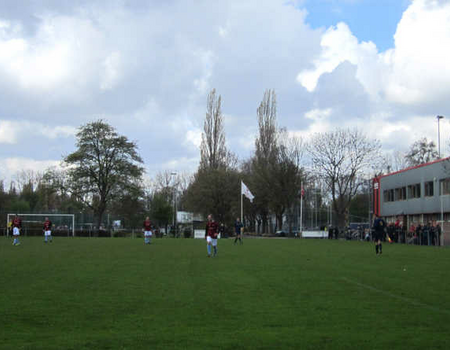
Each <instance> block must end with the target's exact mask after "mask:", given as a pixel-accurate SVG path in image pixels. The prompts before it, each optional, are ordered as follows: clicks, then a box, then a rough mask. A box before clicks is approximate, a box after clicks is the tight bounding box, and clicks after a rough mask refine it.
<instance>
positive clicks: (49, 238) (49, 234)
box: [42, 218, 53, 243]
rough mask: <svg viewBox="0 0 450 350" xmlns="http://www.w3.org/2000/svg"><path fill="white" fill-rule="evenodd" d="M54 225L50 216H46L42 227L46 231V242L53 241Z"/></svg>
mask: <svg viewBox="0 0 450 350" xmlns="http://www.w3.org/2000/svg"><path fill="white" fill-rule="evenodd" d="M52 225H53V224H52V222H51V221H50V220H49V219H48V218H45V221H44V227H43V229H42V230H43V231H44V238H45V240H44V242H45V243H47V242H53V237H52Z"/></svg>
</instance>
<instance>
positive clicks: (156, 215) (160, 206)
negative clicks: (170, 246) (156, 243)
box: [150, 192, 173, 232]
mask: <svg viewBox="0 0 450 350" xmlns="http://www.w3.org/2000/svg"><path fill="white" fill-rule="evenodd" d="M150 217H151V219H152V220H153V222H154V223H155V224H156V225H157V226H159V227H162V226H164V227H165V228H166V232H167V226H168V225H169V223H170V222H171V221H172V218H173V206H172V203H171V202H170V201H169V200H168V197H167V195H166V194H165V193H163V192H156V193H155V194H154V195H153V198H152V200H151V208H150Z"/></svg>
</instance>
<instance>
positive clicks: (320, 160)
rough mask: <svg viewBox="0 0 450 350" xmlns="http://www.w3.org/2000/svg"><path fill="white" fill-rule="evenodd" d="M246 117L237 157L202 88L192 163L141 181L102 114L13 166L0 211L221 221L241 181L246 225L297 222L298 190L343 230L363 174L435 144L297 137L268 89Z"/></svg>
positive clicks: (420, 155)
mask: <svg viewBox="0 0 450 350" xmlns="http://www.w3.org/2000/svg"><path fill="white" fill-rule="evenodd" d="M256 122H257V126H258V128H257V135H256V137H255V140H254V151H253V152H252V155H251V156H250V157H249V158H248V159H244V160H239V159H238V157H237V156H236V155H235V154H233V153H232V152H231V151H230V150H229V149H228V147H227V142H226V135H225V130H224V116H223V113H222V98H221V96H220V95H218V94H217V92H216V90H215V89H213V90H211V91H210V93H209V94H208V97H207V101H206V114H205V120H204V125H203V132H202V142H201V145H200V150H199V151H200V162H199V166H198V169H197V171H196V172H195V173H194V174H192V175H190V174H179V173H176V174H175V173H171V172H170V171H161V172H160V173H159V174H157V175H156V176H155V178H154V179H151V180H149V179H147V178H146V177H145V170H144V163H143V160H142V158H141V156H140V155H139V152H138V146H137V144H136V143H135V142H132V141H130V140H128V139H127V138H126V137H125V136H122V135H119V134H118V133H117V131H116V130H115V128H114V127H113V126H111V125H109V124H108V123H106V122H104V121H103V120H97V121H94V122H91V123H88V124H86V125H82V126H80V127H79V129H78V132H77V134H76V139H77V143H76V147H77V149H76V151H75V152H73V153H71V154H69V155H68V156H66V157H64V158H63V159H62V162H61V167H60V168H51V169H47V170H45V171H44V172H42V173H36V172H32V171H25V170H24V171H21V172H20V173H18V174H17V175H16V177H15V179H14V181H11V183H10V185H9V188H8V189H6V188H5V186H4V182H3V181H0V212H7V211H8V212H22V213H26V212H30V213H31V212H41V213H44V212H45V213H52V212H60V213H63V212H64V213H90V214H92V216H93V217H94V222H93V223H94V224H95V227H97V228H100V227H102V226H103V227H105V226H107V223H106V222H105V214H108V217H109V216H111V217H114V218H119V219H120V220H121V222H122V224H123V225H124V226H126V227H128V228H138V227H140V226H141V224H142V219H143V218H144V217H145V216H149V217H150V218H151V219H152V220H153V222H154V223H155V224H156V225H157V226H160V227H165V228H166V229H167V228H168V226H170V225H171V224H172V223H174V221H175V218H174V216H175V212H174V211H175V205H174V204H175V201H176V203H177V204H176V207H177V210H178V211H180V210H185V211H190V212H195V213H199V214H202V215H203V216H206V215H207V214H209V213H211V214H213V215H214V217H215V218H216V220H217V221H219V222H223V223H225V224H226V225H229V226H231V224H232V222H233V221H234V220H235V218H236V217H239V216H240V184H241V181H244V183H245V184H247V186H248V187H249V188H250V190H251V191H252V193H253V195H254V196H255V198H254V201H253V202H252V203H250V202H249V201H248V200H247V199H245V201H244V206H245V211H244V213H245V220H246V224H247V227H248V228H249V229H250V230H252V231H255V232H259V233H270V232H273V231H276V230H282V229H286V228H287V230H289V231H292V230H293V229H297V230H298V229H299V222H298V217H299V203H300V197H301V195H302V193H304V197H303V199H304V205H305V207H306V208H309V209H310V210H312V207H313V206H315V207H316V208H317V206H318V207H319V208H320V209H321V211H322V209H324V208H325V207H326V206H327V205H328V207H331V209H330V210H331V212H332V213H333V215H334V217H333V223H334V224H335V226H338V227H340V228H343V227H345V226H346V225H347V224H348V222H349V215H350V211H352V212H357V213H358V215H359V216H360V217H367V215H365V213H367V211H368V210H369V205H368V203H369V202H370V200H367V198H364V196H369V195H370V194H369V193H370V184H369V182H370V178H371V177H373V176H374V175H377V174H380V173H386V172H390V171H396V170H399V169H401V168H404V167H407V166H411V165H417V164H422V163H425V162H428V161H431V160H434V159H437V157H438V155H437V151H436V146H435V144H434V143H433V142H430V141H428V140H427V139H421V140H418V141H416V142H415V143H414V144H413V145H411V148H410V150H409V152H408V153H406V154H401V153H400V152H395V153H394V154H393V155H383V154H382V152H381V144H380V142H379V141H378V140H374V139H370V138H369V137H367V136H366V135H365V134H364V133H363V132H362V131H361V130H358V129H335V130H331V131H324V132H320V133H316V134H314V135H312V136H311V138H310V139H309V140H308V142H305V141H304V140H303V139H302V138H300V137H297V136H295V135H293V134H292V133H290V132H289V130H287V129H286V128H284V127H280V126H279V125H278V122H277V96H276V93H275V91H274V90H267V91H266V92H265V93H264V95H263V98H262V100H261V102H260V104H259V105H258V107H257V109H256ZM302 188H303V189H306V192H305V191H302ZM317 188H320V189H321V190H320V192H318V191H317V190H316V189H317ZM311 189H315V190H314V191H311ZM366 204H367V207H366ZM362 207H364V210H361V208H362ZM327 210H328V209H327ZM363 214H364V215H363ZM330 219H331V215H330V217H329V218H328V221H329V220H330ZM1 220H3V218H2V219H1Z"/></svg>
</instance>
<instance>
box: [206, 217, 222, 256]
mask: <svg viewBox="0 0 450 350" xmlns="http://www.w3.org/2000/svg"><path fill="white" fill-rule="evenodd" d="M218 233H219V225H218V224H217V222H215V221H214V219H213V216H212V215H211V214H209V215H208V222H207V223H206V228H205V239H206V244H207V249H208V258H209V257H211V246H213V248H214V255H213V256H216V255H217V234H218Z"/></svg>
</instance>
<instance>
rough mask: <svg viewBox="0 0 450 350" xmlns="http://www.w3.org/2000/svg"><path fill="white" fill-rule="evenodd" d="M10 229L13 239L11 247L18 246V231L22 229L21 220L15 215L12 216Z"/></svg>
mask: <svg viewBox="0 0 450 350" xmlns="http://www.w3.org/2000/svg"><path fill="white" fill-rule="evenodd" d="M12 228H13V237H14V241H13V245H20V241H19V236H20V230H21V229H22V219H21V218H20V217H18V216H17V215H15V216H14V219H13V221H12Z"/></svg>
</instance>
